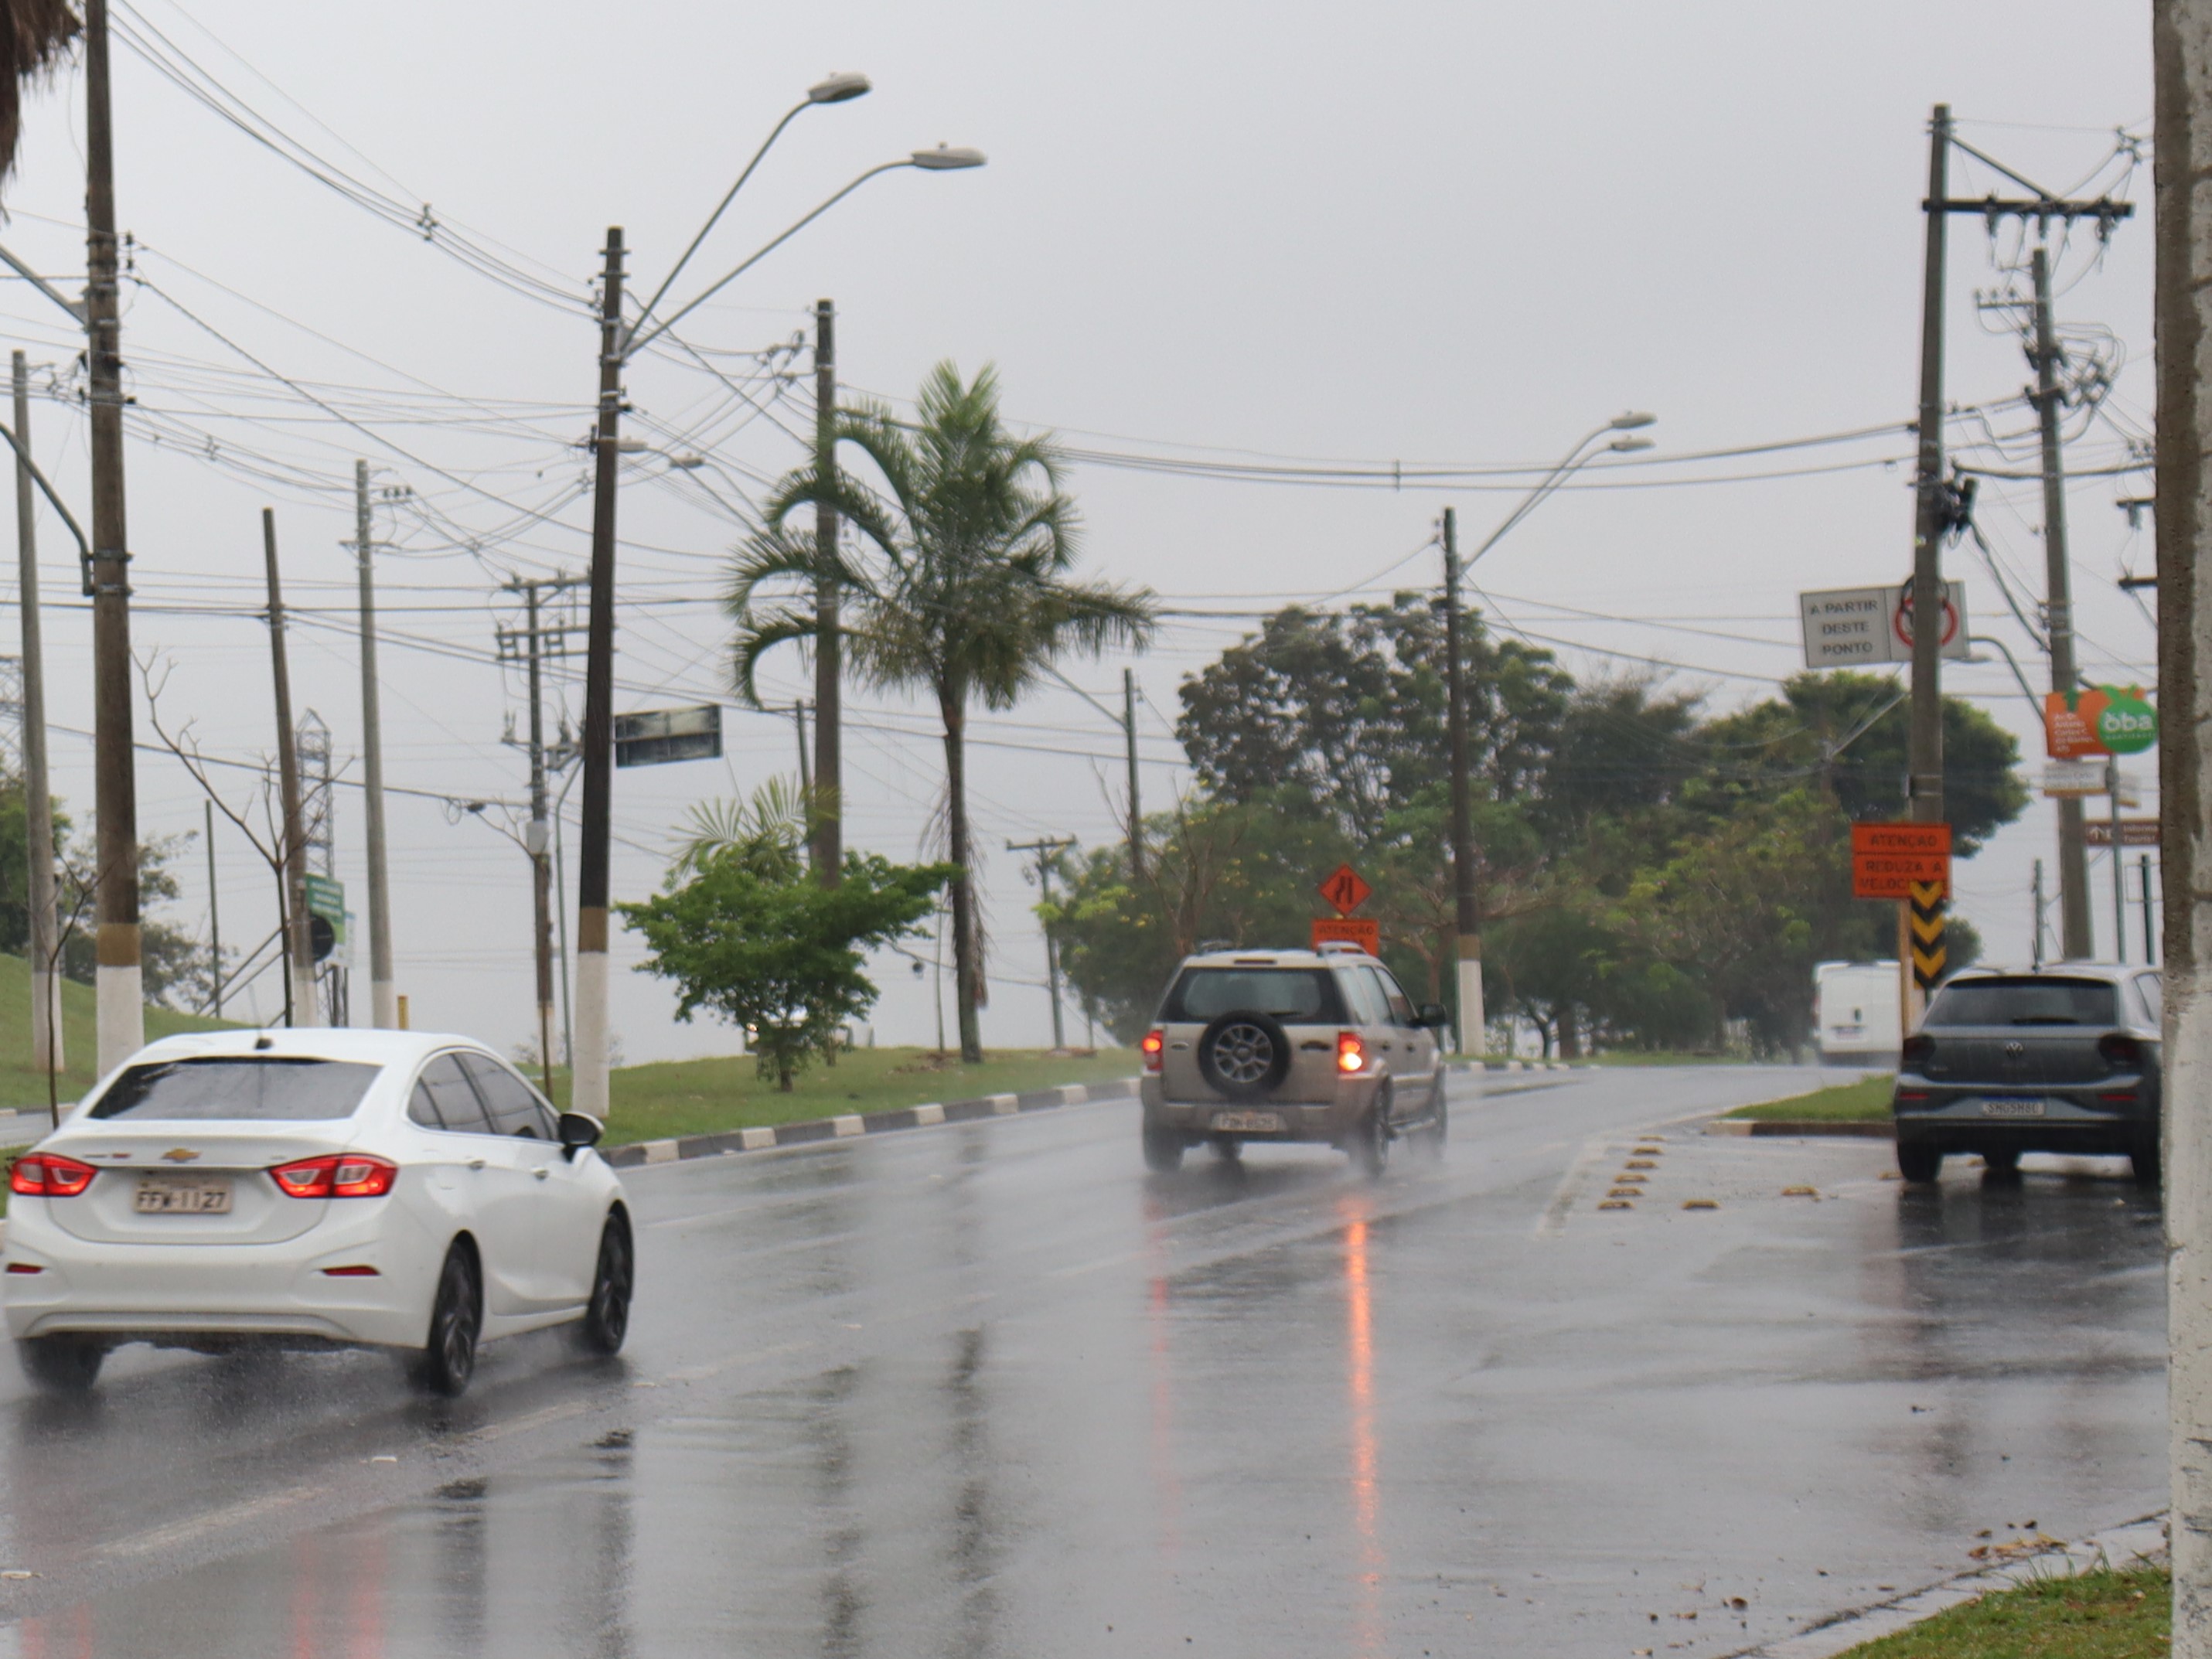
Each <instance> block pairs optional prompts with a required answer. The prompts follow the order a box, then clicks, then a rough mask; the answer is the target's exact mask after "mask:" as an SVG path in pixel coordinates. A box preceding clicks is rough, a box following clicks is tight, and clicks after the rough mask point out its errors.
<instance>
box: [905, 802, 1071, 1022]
mask: <svg viewBox="0 0 2212 1659" xmlns="http://www.w3.org/2000/svg"><path fill="white" fill-rule="evenodd" d="M1074 845H1075V840H1074V837H1073V836H1047V837H1046V838H1044V839H1043V840H1041V841H1024V842H1011V841H1010V842H1007V843H1006V850H1007V851H1008V852H1009V853H1034V854H1036V872H1037V896H1039V897H1040V898H1042V899H1043V900H1044V902H1046V903H1047V904H1049V903H1051V902H1052V860H1053V856H1054V854H1058V853H1063V852H1065V851H1066V850H1067V848H1071V847H1073V846H1074ZM1044 982H1045V989H1046V991H1047V992H1048V994H1050V995H1051V997H1052V1046H1053V1047H1054V1048H1055V1049H1060V1048H1066V1047H1067V1037H1066V1028H1065V1027H1063V1026H1062V1025H1061V1024H1060V941H1059V940H1058V939H1056V938H1054V934H1053V931H1052V928H1051V927H1050V926H1047V927H1046V928H1045V930H1044ZM940 1018H941V1016H940ZM938 1046H939V1048H943V1047H944V1040H943V1038H942V1037H941V1036H940V1037H939V1042H938Z"/></svg>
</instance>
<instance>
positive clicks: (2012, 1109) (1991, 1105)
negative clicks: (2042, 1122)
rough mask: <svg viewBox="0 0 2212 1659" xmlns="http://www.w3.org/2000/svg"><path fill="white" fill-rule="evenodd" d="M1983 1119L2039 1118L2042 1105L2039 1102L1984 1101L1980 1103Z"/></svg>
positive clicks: (2041, 1113) (2041, 1112)
mask: <svg viewBox="0 0 2212 1659" xmlns="http://www.w3.org/2000/svg"><path fill="white" fill-rule="evenodd" d="M1982 1115H1983V1116H1984V1117H2041V1116H2042V1115H2043V1103H2042V1102H2041V1101H2039V1100H1985V1101H1984V1102H1983V1103H1982Z"/></svg>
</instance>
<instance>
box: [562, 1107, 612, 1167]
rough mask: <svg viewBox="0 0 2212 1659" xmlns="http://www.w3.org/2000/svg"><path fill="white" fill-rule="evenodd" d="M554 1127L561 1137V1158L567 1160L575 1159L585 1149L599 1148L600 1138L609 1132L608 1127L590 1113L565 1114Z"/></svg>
mask: <svg viewBox="0 0 2212 1659" xmlns="http://www.w3.org/2000/svg"><path fill="white" fill-rule="evenodd" d="M554 1127H556V1129H557V1130H558V1131H559V1133H560V1136H561V1156H562V1157H563V1158H574V1157H575V1156H576V1153H577V1152H578V1151H579V1150H580V1149H581V1148H583V1147H586V1146H598V1145H599V1137H600V1136H602V1135H604V1134H605V1133H606V1132H607V1126H606V1125H605V1124H604V1123H602V1122H600V1121H599V1119H597V1118H595V1117H593V1116H592V1115H591V1114H590V1113H589V1112H563V1113H562V1114H561V1121H560V1122H559V1123H557V1124H556V1125H555V1126H554Z"/></svg>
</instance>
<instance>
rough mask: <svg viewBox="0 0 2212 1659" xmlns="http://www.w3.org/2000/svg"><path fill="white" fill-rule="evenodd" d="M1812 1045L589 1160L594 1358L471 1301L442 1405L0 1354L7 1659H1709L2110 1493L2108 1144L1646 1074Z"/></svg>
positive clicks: (2132, 1272) (2122, 1291)
mask: <svg viewBox="0 0 2212 1659" xmlns="http://www.w3.org/2000/svg"><path fill="white" fill-rule="evenodd" d="M1812 1080H1813V1079H1811V1078H1810V1077H1809V1074H1808V1073H1802V1072H1796V1073H1777V1072H1771V1071H1770V1072H1760V1071H1755V1070H1746V1069H1741V1068H1731V1069H1711V1070H1700V1069H1681V1070H1650V1071H1636V1072H1610V1073H1578V1074H1575V1075H1574V1076H1573V1077H1572V1078H1571V1079H1565V1080H1561V1081H1554V1080H1553V1079H1541V1081H1540V1080H1536V1079H1528V1080H1526V1081H1528V1082H1534V1083H1536V1084H1537V1086H1534V1087H1528V1086H1521V1087H1518V1088H1517V1089H1516V1091H1514V1092H1510V1093H1509V1092H1506V1089H1507V1087H1508V1086H1509V1085H1507V1084H1506V1083H1505V1082H1504V1080H1502V1079H1496V1078H1493V1079H1490V1085H1489V1092H1488V1095H1487V1097H1486V1098H1485V1099H1484V1100H1482V1101H1481V1102H1480V1103H1477V1102H1476V1101H1474V1099H1472V1098H1470V1097H1469V1093H1470V1090H1471V1087H1472V1085H1467V1084H1462V1085H1461V1092H1460V1094H1459V1096H1458V1097H1456V1099H1455V1121H1454V1125H1453V1128H1454V1140H1453V1144H1452V1146H1451V1148H1450V1151H1449V1155H1448V1156H1447V1158H1446V1159H1445V1160H1444V1162H1443V1164H1433V1163H1424V1162H1422V1161H1421V1160H1419V1158H1413V1157H1408V1156H1405V1155H1404V1149H1402V1148H1401V1157H1400V1158H1399V1159H1398V1160H1396V1161H1394V1164H1393V1167H1392V1169H1391V1170H1390V1173H1389V1176H1387V1177H1386V1178H1385V1179H1384V1180H1383V1182H1381V1183H1380V1184H1379V1185H1372V1186H1370V1185H1369V1184H1367V1183H1365V1182H1362V1181H1360V1180H1359V1179H1358V1178H1357V1177H1356V1176H1353V1175H1352V1174H1351V1173H1350V1172H1349V1170H1347V1169H1346V1166H1345V1164H1344V1163H1343V1161H1342V1160H1341V1159H1340V1158H1337V1157H1335V1156H1334V1155H1333V1154H1329V1153H1327V1152H1318V1151H1291V1150H1280V1151H1269V1152H1254V1153H1253V1154H1251V1155H1250V1157H1249V1158H1248V1160H1247V1162H1246V1163H1245V1164H1244V1165H1243V1167H1242V1168H1235V1167H1229V1166H1222V1165H1217V1164H1214V1163H1213V1162H1212V1160H1211V1159H1210V1158H1206V1157H1205V1156H1204V1155H1203V1154H1201V1155H1199V1156H1197V1157H1195V1158H1194V1159H1193V1160H1192V1161H1191V1162H1190V1163H1189V1164H1187V1165H1186V1166H1185V1169H1184V1170H1183V1171H1182V1174H1181V1175H1179V1176H1174V1177H1158V1176H1148V1175H1146V1173H1145V1172H1144V1171H1143V1170H1142V1168H1141V1165H1140V1164H1139V1160H1138V1157H1137V1147H1136V1124H1135V1120H1134V1109H1133V1106H1130V1105H1127V1104H1119V1105H1112V1106H1093V1107H1087V1108H1076V1109H1066V1110H1062V1111H1057V1112H1052V1113H1048V1114H1042V1115H1037V1116H1034V1117H1027V1118H1021V1119H1012V1120H1002V1121H996V1122H991V1123H978V1124H973V1125H965V1126H959V1127H950V1128H944V1129H936V1130H928V1131H922V1132H917V1133H912V1134H905V1135H892V1136H885V1137H882V1138H870V1139H866V1140H862V1141H859V1142H854V1143H850V1144H847V1145H840V1146H830V1147H826V1148H823V1149H820V1150H814V1149H808V1150H805V1151H799V1152H790V1153H776V1154H769V1155H764V1156H752V1157H746V1158H725V1159H711V1160H704V1161H701V1162H697V1163H691V1164H671V1165H664V1166H659V1167H656V1168H653V1169H651V1170H635V1171H632V1172H630V1173H629V1176H627V1182H628V1184H629V1189H630V1193H631V1195H632V1199H633V1201H634V1204H635V1208H636V1211H637V1215H638V1219H639V1222H640V1224H641V1240H640V1253H641V1299H640V1303H639V1306H638V1309H637V1315H636V1319H635V1324H634V1326H633V1329H632V1336H631V1342H630V1346H629V1351H628V1352H627V1353H626V1355H625V1356H624V1358H623V1359H622V1360H620V1361H618V1362H616V1363H615V1364H611V1365H610V1364H594V1363H591V1362H586V1361H584V1360H580V1359H578V1358H574V1357H573V1356H571V1355H570V1353H569V1352H568V1350H567V1349H566V1348H565V1347H564V1346H563V1345H562V1343H561V1342H560V1341H558V1340H556V1339H552V1338H544V1339H530V1340H524V1341H520V1342H517V1343H513V1344H509V1345H505V1346H501V1347H499V1348H495V1349H493V1350H490V1351H489V1352H487V1355H486V1364H485V1366H484V1368H483V1370H482V1371H481V1372H480V1373H479V1375H478V1378H477V1385H476V1388H475V1389H474V1390H473V1391H472V1392H471V1394H470V1395H469V1396H468V1397H467V1398H466V1399H465V1400H463V1401H460V1402H459V1403H458V1404H455V1405H433V1404H429V1403H426V1402H423V1401H420V1400H416V1399H414V1398H411V1397H410V1396H409V1395H407V1394H406V1393H405V1391H404V1389H403V1387H402V1386H401V1384H400V1383H399V1382H398V1378H397V1376H396V1373H395V1371H394V1370H393V1368H392V1366H391V1365H390V1364H388V1363H387V1362H386V1361H384V1360H383V1359H381V1358H378V1357H376V1356H370V1355H360V1356H330V1357H323V1356H316V1357H295V1358H287V1359H283V1360H280V1361H276V1362H270V1361H266V1360H263V1361H256V1362H253V1363H252V1364H246V1363H244V1362H239V1363H225V1362H216V1361H209V1360H204V1359H199V1358H191V1357H186V1356H160V1355H152V1354H149V1353H146V1352H144V1351H136V1352H133V1353H131V1354H129V1355H126V1356H122V1357H119V1358H118V1359H117V1360H115V1361H112V1362H111V1367H110V1370H109V1373H108V1376H107V1378H106V1380H104V1382H103V1384H102V1386H101V1389H100V1391H99V1394H98V1396H97V1398H96V1399H94V1401H90V1402H88V1403H82V1404H76V1405H62V1404H57V1403H56V1402H52V1401H44V1400H40V1399H39V1398H36V1397H34V1396H33V1395H30V1394H29V1393H28V1392H27V1390H26V1389H24V1387H23V1386H22V1385H21V1383H18V1382H17V1381H16V1379H15V1376H14V1375H13V1368H12V1366H10V1367H9V1368H8V1373H9V1374H8V1375H6V1376H4V1377H0V1570H5V1571H9V1572H11V1573H32V1574H35V1575H37V1576H36V1577H6V1578H0V1659H62V1656H69V1659H94V1656H119V1655H134V1656H135V1655H155V1654H160V1655H201V1654H207V1655H216V1654H220V1655H223V1656H227V1659H230V1656H236V1659H253V1656H261V1655H279V1654H281V1655H286V1656H294V1659H302V1656H380V1655H390V1656H430V1655H438V1656H444V1655H489V1656H509V1655H512V1656H546V1655H572V1654H573V1655H592V1656H602V1655H603V1656H631V1655H635V1656H662V1655H668V1656H678V1655H686V1656H688V1655H694V1654H738V1655H744V1656H749V1659H753V1656H757V1659H781V1656H799V1655H823V1656H861V1655H868V1656H907V1655H944V1656H962V1659H966V1656H985V1655H1005V1656H1009V1659H1014V1656H1020V1659H1030V1656H1041V1655H1055V1656H1058V1655H1067V1656H1091V1655H1131V1656H1137V1655H1143V1656H1152V1655H1159V1654H1165V1653H1170V1652H1184V1653H1194V1654H1206V1655H1225V1656H1227V1655H1234V1656H1267V1659H1280V1656H1285V1655H1297V1656H1304V1655H1390V1656H1399V1655H1407V1656H1411V1655H1424V1654H1437V1655H1442V1654H1455V1655H1456V1654H1473V1653H1498V1652H1510V1653H1524V1654H1531V1655H1536V1654H1542V1655H1583V1654H1589V1655H1605V1656H1624V1659H1626V1656H1629V1655H1632V1654H1633V1653H1635V1652H1637V1651H1638V1650H1647V1649H1648V1650H1655V1651H1656V1652H1657V1653H1660V1654H1664V1653H1667V1652H1668V1651H1670V1650H1671V1651H1675V1652H1681V1653H1689V1654H1707V1655H1711V1654H1723V1653H1728V1652H1730V1651H1734V1650H1737V1649H1740V1648H1742V1647H1745V1646H1748V1645H1750V1644H1753V1642H1755V1641H1758V1640H1762V1639H1765V1638H1771V1637H1773V1636H1777V1635H1779V1634H1783V1633H1784V1632H1788V1631H1790V1630H1792V1629H1795V1628H1797V1627H1799V1626H1802V1625H1804V1624H1806V1623H1808V1622H1809V1621H1811V1620H1815V1619H1817V1618H1820V1617H1821V1616H1823V1615H1826V1614H1827V1613H1832V1612H1835V1611H1837V1610H1838V1609H1841V1608H1844V1607H1851V1606H1856V1605H1860V1604H1863V1603H1865V1602H1868V1601H1875V1600H1882V1599H1887V1591H1888V1589H1889V1588H1890V1587H1895V1588H1896V1589H1899V1590H1903V1589H1910V1588H1913V1587H1916V1586H1917V1585H1920V1584H1923V1583H1929V1582H1932V1581H1933V1580H1935V1579H1937V1578H1939V1577H1945V1576H1947V1575H1948V1574H1949V1573H1951V1572H1954V1571H1959V1570H1960V1569H1961V1568H1963V1567H1965V1566H1966V1565H1968V1563H1967V1560H1966V1551H1967V1550H1968V1549H1969V1548H1970V1547H1972V1546H1973V1545H1974V1544H1975V1543H1976V1541H1977V1535H1978V1533H1979V1532H1980V1531H1981V1529H1983V1528H1989V1529H1990V1531H1991V1532H1992V1533H1993V1534H1994V1535H1995V1538H1996V1540H1998V1541H2002V1539H2003V1538H2005V1537H2006V1536H2007V1535H2008V1531H2007V1528H2008V1523H2011V1524H2018V1523H2026V1522H2038V1523H2039V1525H2040V1528H2041V1529H2042V1530H2043V1531H2045V1532H2046V1533H2050V1534H2055V1535H2057V1536H2059V1537H2063V1538H2072V1537H2078V1536H2081V1534H2085V1533H2087V1532H2088V1531H2091V1530H2093V1529H2095V1528H2100V1527H2102V1526H2106V1525H2110V1524H2112V1523H2113V1522H2118V1521H2122V1520H2124V1519H2129V1518H2131V1517H2134V1516H2139V1515H2142V1514H2144V1513H2146V1512H2148V1511H2149V1510H2154V1509H2155V1508H2157V1507H2159V1505H2160V1502H2161V1489H2162V1486H2163V1480H2164V1473H2163V1470H2164V1464H2163V1457H2164V1451H2163V1413H2164V1382H2163V1348H2162V1336H2161V1329H2162V1322H2163V1311H2162V1294H2163V1292H2162V1287H2161V1281H2160V1267H2159V1263H2160V1243H2159V1229H2158V1218H2157V1213H2156V1209H2155V1206H2154V1204H2152V1203H2150V1202H2148V1201H2146V1200H2143V1199H2142V1198H2141V1197H2139V1196H2138V1195H2137V1194H2136V1192H2135V1191H2134V1189H2133V1188H2131V1187H2130V1185H2128V1183H2127V1182H2126V1181H2125V1179H2124V1174H2123V1173H2122V1172H2123V1171H2124V1165H2120V1164H2112V1165H2103V1164H2093V1163H2082V1164H2073V1165H2058V1164H2045V1167H2044V1168H2043V1169H2040V1170H2031V1173H2029V1174H2028V1175H2027V1176H2025V1177H2024V1178H2023V1179H2022V1180H2021V1181H2020V1182H2017V1183H2015V1184H2004V1183H2002V1182H1987V1181H1985V1180H1984V1177H1983V1176H1981V1175H1980V1174H1979V1173H1978V1171H1974V1170H1960V1169H1957V1168H1955V1167H1954V1168H1953V1169H1952V1170H1950V1171H1949V1172H1948V1175H1947V1178H1946V1180H1945V1182H1943V1185H1942V1189H1941V1191H1940V1193H1937V1194H1918V1193H1907V1192H1905V1191H1904V1190H1903V1189H1902V1188H1900V1187H1899V1185H1898V1183H1896V1182H1884V1181H1882V1180H1881V1179H1880V1176H1881V1173H1882V1172H1883V1171H1884V1170H1887V1168H1889V1167H1890V1159H1889V1158H1888V1155H1887V1149H1886V1147H1885V1146H1884V1145H1883V1144H1882V1143H1880V1142H1875V1141H1845V1140H1831V1141H1820V1142H1792V1141H1773V1140H1758V1141H1753V1140H1748V1139H1735V1138H1728V1139H1722V1138H1717V1137H1706V1136H1700V1135H1698V1134H1696V1133H1693V1132H1692V1130H1691V1129H1690V1128H1689V1127H1687V1126H1686V1125H1685V1124H1683V1123H1680V1122H1678V1121H1671V1120H1677V1119H1680V1118H1682V1117H1683V1116H1684V1115H1689V1114H1696V1113H1699V1112H1702V1111H1707V1110H1711V1109H1716V1108H1721V1107H1725V1106H1728V1105H1730V1104H1735V1103H1740V1102H1742V1101H1747V1100H1752V1099H1759V1098H1765V1097H1771V1096H1773V1095H1776V1094H1779V1093H1785V1092H1792V1091H1794V1090H1795V1089H1796V1088H1802V1087H1804V1086H1807V1085H1808V1083H1809V1082H1810V1081H1812ZM1523 1083H1524V1080H1523V1079H1513V1084H1514V1085H1522V1084H1523ZM1653 1127H1656V1128H1657V1130H1658V1133H1659V1134H1660V1135H1662V1136H1663V1139H1656V1140H1654V1139H1647V1138H1639V1137H1638V1135H1637V1134H1635V1133H1632V1132H1633V1131H1635V1130H1638V1129H1648V1128H1653ZM1637 1146H1656V1147H1658V1148H1659V1152H1658V1155H1657V1156H1656V1157H1651V1158H1644V1159H1643V1160H1640V1161H1643V1162H1647V1163H1650V1164H1654V1165H1655V1166H1656V1167H1655V1168H1654V1169H1653V1170H1650V1172H1649V1175H1648V1180H1647V1182H1646V1184H1645V1186H1644V1196H1643V1197H1642V1198H1641V1199H1639V1200H1638V1201H1637V1202H1636V1205H1635V1207H1634V1208H1632V1209H1631V1210H1628V1211H1614V1212H1600V1211H1599V1210H1598V1209H1597V1208H1596V1207H1595V1206H1596V1204H1597V1203H1598V1202H1599V1201H1600V1200H1601V1199H1602V1198H1603V1196H1604V1195H1605V1194H1606V1193H1607V1191H1608V1190H1610V1188H1611V1177H1612V1176H1613V1174H1614V1173H1615V1172H1617V1171H1619V1170H1621V1169H1622V1167H1623V1165H1624V1164H1625V1162H1626V1160H1627V1158H1629V1157H1630V1156H1631V1155H1632V1151H1633V1149H1634V1148H1635V1147H1637ZM1956 1163H1957V1160H1954V1166H1955V1164H1956ZM1797 1183H1810V1184H1813V1185H1814V1186H1816V1187H1817V1188H1818V1191H1819V1193H1820V1197H1819V1198H1818V1199H1807V1198H1802V1197H1795V1198H1784V1197H1782V1196H1781V1195H1780V1192H1781V1188H1783V1187H1784V1186H1785V1185H1791V1184H1797ZM1690 1198H1710V1199H1712V1200H1717V1203H1718V1205H1719V1207H1718V1209H1717V1210H1684V1209H1682V1208H1681V1207H1680V1205H1681V1204H1682V1202H1683V1200H1686V1199H1690ZM1735 1599H1741V1601H1742V1602H1743V1603H1744V1604H1745V1605H1744V1606H1743V1607H1741V1608H1737V1607H1735V1606H1734V1605H1733V1601H1734V1600H1735ZM1692 1615H1694V1617H1692Z"/></svg>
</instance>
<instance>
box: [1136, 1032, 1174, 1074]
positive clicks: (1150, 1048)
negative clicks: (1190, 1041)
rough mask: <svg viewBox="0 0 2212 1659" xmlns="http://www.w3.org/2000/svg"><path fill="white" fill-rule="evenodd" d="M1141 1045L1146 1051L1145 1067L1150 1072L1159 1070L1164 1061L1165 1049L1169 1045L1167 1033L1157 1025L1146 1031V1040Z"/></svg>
mask: <svg viewBox="0 0 2212 1659" xmlns="http://www.w3.org/2000/svg"><path fill="white" fill-rule="evenodd" d="M1139 1046H1140V1047H1142V1048H1143V1049H1144V1051H1145V1069H1146V1071H1148V1072H1157V1071H1158V1070H1159V1069H1160V1067H1161V1066H1162V1065H1163V1064H1164V1059H1165V1055H1164V1051H1165V1049H1166V1048H1167V1046H1168V1037H1167V1033H1166V1032H1164V1031H1163V1030H1160V1029H1159V1027H1158V1026H1157V1025H1155V1026H1154V1027H1153V1028H1152V1030H1149V1031H1147V1032H1146V1033H1145V1040H1144V1042H1143V1043H1142V1044H1141V1045H1139Z"/></svg>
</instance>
